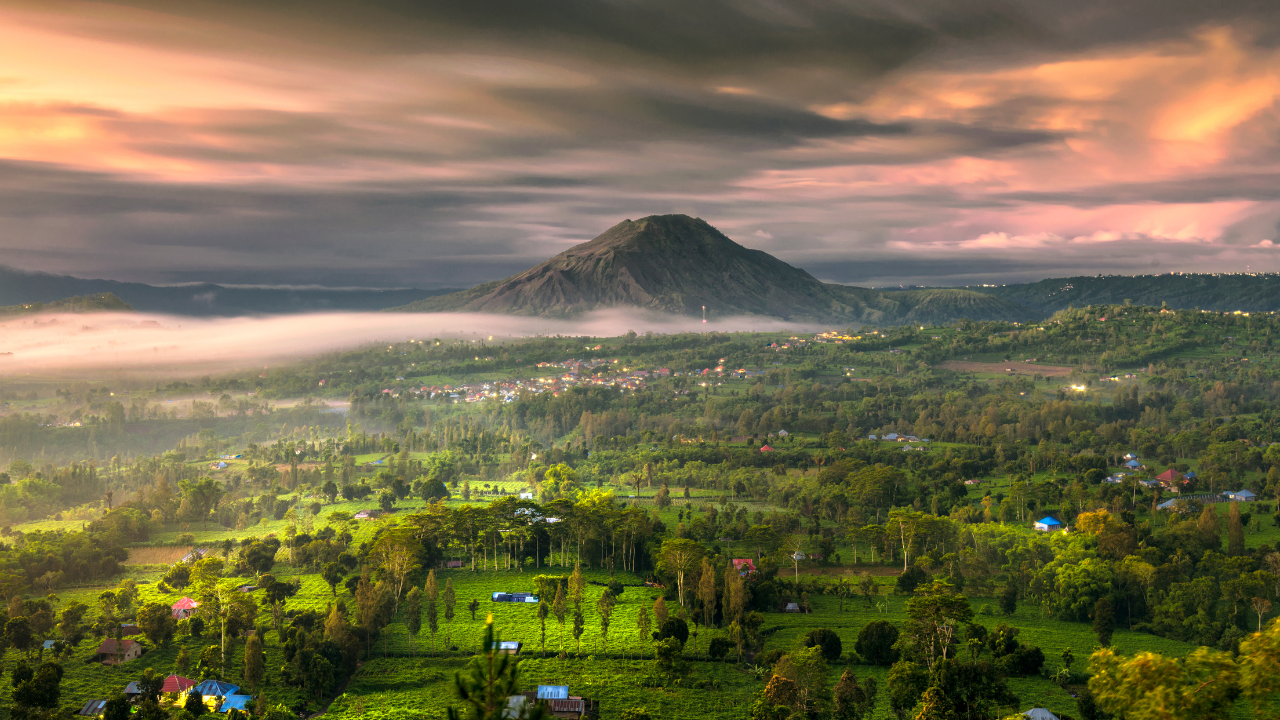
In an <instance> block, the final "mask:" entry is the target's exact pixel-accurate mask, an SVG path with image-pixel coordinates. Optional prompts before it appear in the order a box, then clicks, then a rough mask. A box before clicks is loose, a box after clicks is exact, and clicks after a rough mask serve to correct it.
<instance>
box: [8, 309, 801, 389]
mask: <svg viewBox="0 0 1280 720" xmlns="http://www.w3.org/2000/svg"><path fill="white" fill-rule="evenodd" d="M811 327H812V326H810V325H808V324H803V323H789V322H784V321H781V320H773V319H769V318H759V317H737V318H722V319H719V320H715V321H711V322H708V323H706V324H703V323H702V321H701V320H699V319H697V318H688V317H678V316H670V315H668V316H662V315H657V314H654V313H649V312H644V311H640V310H624V309H617V310H602V311H597V312H594V313H591V314H588V315H584V316H582V317H581V318H577V319H573V320H555V319H548V318H535V317H513V316H507V315H490V314H483V313H430V314H411V313H322V314H314V315H276V316H269V317H238V318H213V319H205V318H190V317H176V316H171V315H151V314H140V313H100V314H89V315H76V314H67V315H57V314H50V315H35V316H31V315H28V316H23V317H19V318H13V319H10V320H5V321H3V322H0V376H5V375H7V376H13V375H17V374H38V375H45V374H57V375H75V374H80V373H83V372H89V371H91V372H94V373H102V372H104V371H106V372H111V373H123V374H127V375H157V376H186V375H195V374H204V373H213V372H224V371H232V370H243V369H246V368H252V367H261V366H263V365H273V364H282V363H291V362H296V361H298V360H302V359H304V358H306V357H308V356H313V355H317V354H321V353H325V352H331V351H334V350H342V349H348V348H356V347H360V346H364V345H369V344H372V343H376V342H388V343H391V342H402V341H406V340H431V339H433V338H439V339H466V340H485V341H488V340H489V338H490V336H492V338H493V340H492V342H495V343H496V342H499V341H502V340H509V339H516V338H524V337H532V336H537V335H573V336H580V335H586V336H592V337H612V336H617V335H622V334H625V333H626V332H627V331H628V330H634V331H635V332H637V333H641V334H643V333H646V332H654V333H679V332H711V331H715V332H739V331H776V330H784V329H791V330H796V331H799V330H803V329H809V328H811Z"/></svg>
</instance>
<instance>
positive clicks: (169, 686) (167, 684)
mask: <svg viewBox="0 0 1280 720" xmlns="http://www.w3.org/2000/svg"><path fill="white" fill-rule="evenodd" d="M195 686H196V681H195V680H192V679H191V678H185V677H182V676H181V675H170V676H169V677H167V678H165V679H164V686H163V687H161V688H160V692H162V693H185V692H186V691H188V690H190V689H191V688H193V687H195Z"/></svg>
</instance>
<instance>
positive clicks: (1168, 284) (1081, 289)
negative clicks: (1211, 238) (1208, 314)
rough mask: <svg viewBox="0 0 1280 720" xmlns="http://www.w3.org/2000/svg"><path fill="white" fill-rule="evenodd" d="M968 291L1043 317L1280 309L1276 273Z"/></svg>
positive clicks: (1114, 278) (1109, 278)
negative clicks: (1124, 309) (1102, 309)
mask: <svg viewBox="0 0 1280 720" xmlns="http://www.w3.org/2000/svg"><path fill="white" fill-rule="evenodd" d="M970 289H971V290H974V291H976V292H980V293H983V294H986V295H991V296H992V297H998V298H1000V299H1002V300H1007V301H1009V302H1012V303H1016V304H1018V305H1022V306H1025V307H1028V308H1031V309H1034V310H1038V311H1040V312H1042V313H1046V314H1049V313H1053V312H1056V311H1058V310H1065V309H1066V307H1067V306H1068V305H1074V306H1075V307H1084V306H1086V305H1111V304H1117V305H1118V304H1122V303H1124V302H1125V301H1131V302H1132V303H1133V304H1135V305H1152V306H1159V305H1160V304H1161V303H1168V305H1169V307H1171V308H1174V309H1191V308H1200V309H1201V310H1226V311H1235V310H1240V311H1242V312H1271V311H1275V310H1280V275H1277V274H1275V273H1267V274H1245V273H1238V274H1187V273H1176V274H1174V273H1171V274H1167V275H1135V276H1128V275H1097V276H1083V277H1068V278H1051V279H1048V280H1041V281H1040V282H1035V283H1025V284H1018V285H1000V286H996V287H975V288H970Z"/></svg>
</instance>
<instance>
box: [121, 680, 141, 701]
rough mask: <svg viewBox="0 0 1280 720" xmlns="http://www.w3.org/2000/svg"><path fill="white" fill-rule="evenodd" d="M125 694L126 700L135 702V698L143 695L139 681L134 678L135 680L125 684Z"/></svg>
mask: <svg viewBox="0 0 1280 720" xmlns="http://www.w3.org/2000/svg"><path fill="white" fill-rule="evenodd" d="M123 694H124V697H125V699H126V700H128V701H129V702H133V701H134V700H137V699H138V697H139V696H141V695H142V688H140V687H138V681H137V680H134V681H133V682H131V683H129V684H128V685H125V686H124V693H123Z"/></svg>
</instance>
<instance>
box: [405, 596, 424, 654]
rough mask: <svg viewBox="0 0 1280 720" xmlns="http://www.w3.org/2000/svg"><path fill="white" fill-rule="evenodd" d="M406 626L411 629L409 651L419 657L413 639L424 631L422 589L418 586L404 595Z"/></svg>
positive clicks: (408, 629) (406, 628)
mask: <svg viewBox="0 0 1280 720" xmlns="http://www.w3.org/2000/svg"><path fill="white" fill-rule="evenodd" d="M404 628H405V630H407V631H409V652H410V654H412V655H413V656H414V657H417V650H416V649H415V648H414V644H413V641H414V639H415V638H417V637H418V633H420V632H422V591H421V590H419V589H418V588H416V587H415V588H412V589H410V590H409V594H408V595H406V596H405V597H404Z"/></svg>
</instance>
